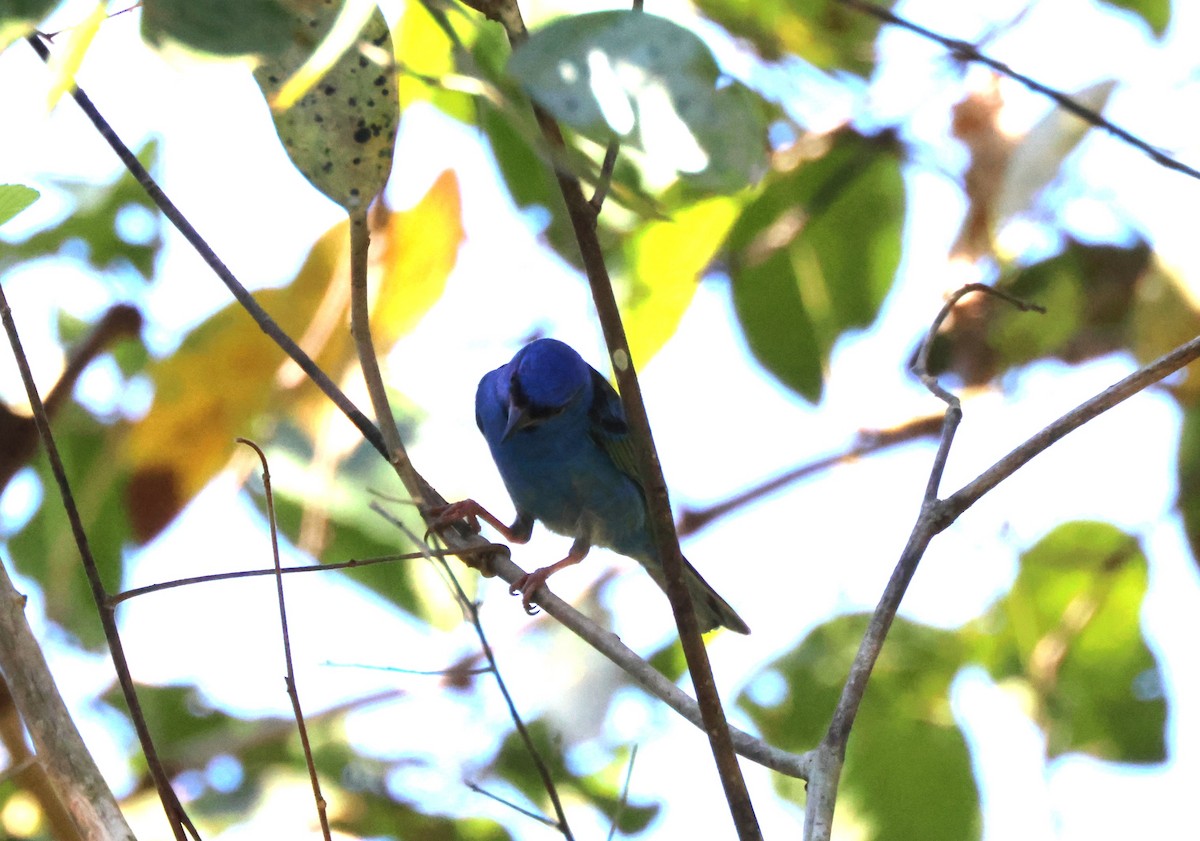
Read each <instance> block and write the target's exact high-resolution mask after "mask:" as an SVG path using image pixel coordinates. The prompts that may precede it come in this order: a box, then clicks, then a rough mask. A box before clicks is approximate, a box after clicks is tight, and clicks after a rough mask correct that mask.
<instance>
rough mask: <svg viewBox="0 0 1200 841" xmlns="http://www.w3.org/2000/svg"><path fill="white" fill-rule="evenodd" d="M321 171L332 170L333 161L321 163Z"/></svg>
mask: <svg viewBox="0 0 1200 841" xmlns="http://www.w3.org/2000/svg"><path fill="white" fill-rule="evenodd" d="M321 172H333V161H326V162H325V163H324V164H322V165H321Z"/></svg>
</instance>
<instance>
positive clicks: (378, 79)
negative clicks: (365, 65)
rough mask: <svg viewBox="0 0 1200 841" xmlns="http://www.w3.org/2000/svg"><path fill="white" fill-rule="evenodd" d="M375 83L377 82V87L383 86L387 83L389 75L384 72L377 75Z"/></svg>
mask: <svg viewBox="0 0 1200 841" xmlns="http://www.w3.org/2000/svg"><path fill="white" fill-rule="evenodd" d="M374 84H375V87H377V88H382V87H383V86H384V85H386V84H387V76H384V75H382V74H380V75H378V76H376V77H375V82H374Z"/></svg>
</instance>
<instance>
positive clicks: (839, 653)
mask: <svg viewBox="0 0 1200 841" xmlns="http://www.w3.org/2000/svg"><path fill="white" fill-rule="evenodd" d="M866 625H867V616H866V615H865V614H858V615H853V616H842V617H838V618H837V619H834V620H832V621H830V622H827V623H825V624H824V625H822V626H820V627H818V628H816V629H815V630H813V631H812V633H810V634H809V635H808V636H807V637H806V638H805V639H804V641H803V642H802V643H801V644H800V646H799V648H797V649H795V650H794V651H792V652H791V653H789V654H787V655H785V656H784V657H783V658H781V659H779V660H777V661H776V662H774V663H773V664H772V665H771V668H772V670H773V671H774V673H775V675H776V676H778V677H780V678H782V679H783V681H784V685H785V687H786V693H785V695H784V697H783V698H782V699H781V700H780V701H779V702H778V703H771V704H765V705H763V704H758V703H756V702H755V701H754V700H753V693H752V692H751V693H748V694H747V693H744V694H743V695H742V696H741V697H740V698H739V699H738V704H740V705H741V706H742V707H743V708H744V709H745V710H746V711H747V712H748V713H749V714H750V717H751V718H752V719H753V721H754V723H755V724H756V725H757V726H758V727H759V729H760V730H761V731H762V735H763V737H764V738H765V739H766V740H767V741H768V742H769V743H770V744H772V745H775V746H777V747H780V748H783V749H785V750H790V751H803V750H807V749H809V748H812V747H813V746H814V745H816V744H817V743H818V742H819V741H820V739H821V737H822V736H823V735H824V732H825V728H826V727H827V726H828V725H829V720H830V716H831V715H832V713H833V709H834V707H835V706H836V704H837V699H838V696H839V695H840V694H841V687H842V682H843V681H844V680H845V676H846V674H847V671H848V669H849V667H850V663H851V661H852V660H853V659H854V654H855V652H856V651H857V649H858V644H859V642H860V641H861V640H862V635H863V632H864V630H865V629H866ZM965 651H966V649H965V646H964V642H963V640H962V638H960V636H959V635H958V634H956V633H955V632H953V631H944V630H940V629H936V628H930V627H928V626H924V625H919V624H917V623H914V622H910V621H908V620H905V619H897V620H896V622H895V624H894V625H893V626H892V630H891V632H890V634H889V636H888V640H887V644H886V645H885V646H884V648H883V651H882V653H881V655H880V658H879V661H878V663H877V664H876V666H875V669H874V671H873V672H872V675H871V684H870V687H869V688H868V690H867V693H866V695H865V697H864V698H863V702H862V706H861V708H860V710H859V714H858V718H857V720H856V722H855V725H854V731H853V733H852V734H851V737H850V743H849V746H848V747H847V752H846V765H845V768H844V771H843V778H842V783H841V786H840V791H839V794H840V800H839V803H838V816H839V817H838V820H839V821H843V820H844V821H847V822H849V823H853V824H854V825H855V826H856V828H858V829H861V830H862V831H863V833H864V834H863V836H862V837H865V838H869V839H896V840H897V841H901V839H911V838H922V839H946V841H962V839H969V838H977V837H979V835H980V828H981V816H980V810H979V793H978V791H977V789H976V786H975V782H974V778H973V777H972V774H971V766H970V757H969V755H968V752H967V746H966V742H965V740H964V738H963V736H962V733H961V732H960V731H959V729H958V727H957V726H956V725H955V723H954V720H953V717H952V716H951V714H950V700H949V689H950V681H951V680H952V679H953V678H954V675H955V674H957V672H958V670H959V669H960V668H961V666H962V665H963V662H964V655H965ZM917 768H919V769H921V770H920V773H914V769H917ZM776 786H777V788H778V790H779V792H780V794H782V795H783V796H784V797H787V798H789V799H791V800H794V801H796V802H797V803H803V802H804V798H805V794H804V789H803V784H800V783H798V782H797V781H794V780H788V779H785V778H782V777H780V778H777V779H776ZM836 834H837V832H836V830H835V835H836Z"/></svg>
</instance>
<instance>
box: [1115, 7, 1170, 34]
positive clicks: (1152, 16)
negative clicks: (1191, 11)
mask: <svg viewBox="0 0 1200 841" xmlns="http://www.w3.org/2000/svg"><path fill="white" fill-rule="evenodd" d="M1104 2H1105V3H1107V4H1108V5H1110V6H1113V7H1115V8H1117V9H1125V10H1127V11H1130V12H1133V13H1134V14H1135V15H1137V16H1138V17H1140V18H1141V19H1142V20H1144V21H1145V22H1146V25H1147V26H1149V27H1150V29H1151V31H1153V32H1154V34H1155V35H1157V36H1158V37H1159V38H1161V37H1162V36H1163V34H1164V33H1165V32H1166V31H1167V27H1168V26H1169V25H1170V23H1171V0H1104Z"/></svg>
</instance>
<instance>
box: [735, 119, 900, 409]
mask: <svg viewBox="0 0 1200 841" xmlns="http://www.w3.org/2000/svg"><path fill="white" fill-rule="evenodd" d="M829 140H830V141H831V145H830V146H829V147H828V148H827V149H824V150H820V151H819V156H816V157H814V158H813V159H810V160H807V161H805V162H803V163H801V164H800V165H799V166H797V167H796V168H795V169H794V170H792V171H791V172H785V173H780V174H776V175H775V176H774V177H773V178H772V179H771V180H770V182H769V183H768V184H767V187H766V189H765V190H763V192H762V193H761V194H760V195H759V197H758V198H757V199H755V200H754V201H753V202H751V203H750V205H749V206H748V207H747V208H746V210H745V212H744V213H742V215H741V217H740V218H739V219H738V221H737V224H735V225H734V227H733V230H732V231H731V232H730V235H729V242H728V249H729V266H730V276H731V281H732V284H733V303H734V308H735V311H736V313H737V317H738V322H739V323H740V325H741V327H742V331H743V332H744V333H745V335H746V340H747V342H748V343H749V345H750V349H751V351H753V353H754V355H755V357H756V358H757V359H758V361H759V362H761V363H762V365H763V366H764V367H765V368H766V369H767V370H768V371H770V372H771V373H772V374H774V375H775V376H776V377H777V378H779V379H780V380H781V381H782V382H783V383H784V384H785V385H787V386H788V387H789V388H791V389H793V390H794V391H796V392H798V393H799V394H801V395H802V396H804V397H806V398H807V399H809V400H811V401H816V400H817V399H819V398H820V396H821V389H822V384H823V378H824V368H825V365H826V364H827V363H828V361H829V354H830V352H831V351H832V349H833V345H834V342H835V341H836V340H837V339H838V337H840V336H841V335H842V334H843V333H845V332H846V331H847V330H851V329H854V328H859V327H866V326H867V325H869V324H870V323H871V322H872V321H873V320H874V318H875V316H876V314H877V313H878V312H879V307H880V306H881V305H882V304H883V300H884V298H885V297H886V296H887V293H888V291H889V290H890V289H891V285H892V280H893V278H894V276H895V272H896V267H897V266H898V265H899V261H900V236H901V232H902V229H903V226H904V208H905V193H904V182H903V180H902V179H901V176H900V162H899V159H898V156H897V149H896V146H895V143H894V141H893V140H892V139H891V138H890V137H888V136H880V137H875V138H871V137H864V136H861V135H858V134H855V133H854V132H852V131H843V132H840V133H838V134H837V135H835V136H833V137H831V138H829Z"/></svg>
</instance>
